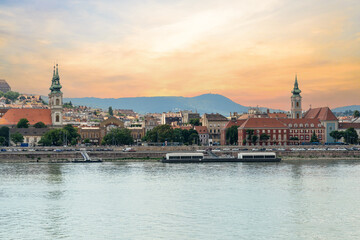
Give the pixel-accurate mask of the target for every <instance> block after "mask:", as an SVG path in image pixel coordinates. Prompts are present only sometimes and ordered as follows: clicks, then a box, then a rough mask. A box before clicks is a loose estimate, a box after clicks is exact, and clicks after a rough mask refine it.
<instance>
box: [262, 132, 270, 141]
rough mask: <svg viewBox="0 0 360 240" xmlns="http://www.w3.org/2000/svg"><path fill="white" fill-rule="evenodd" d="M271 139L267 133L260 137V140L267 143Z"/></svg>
mask: <svg viewBox="0 0 360 240" xmlns="http://www.w3.org/2000/svg"><path fill="white" fill-rule="evenodd" d="M269 138H270V136H269V135H267V134H266V133H262V134H261V135H260V140H261V141H267V140H269Z"/></svg>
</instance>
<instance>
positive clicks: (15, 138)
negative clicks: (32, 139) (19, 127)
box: [10, 132, 24, 145]
mask: <svg viewBox="0 0 360 240" xmlns="http://www.w3.org/2000/svg"><path fill="white" fill-rule="evenodd" d="M10 139H11V141H13V142H14V143H15V145H16V144H17V143H19V142H20V143H21V142H24V137H23V135H22V134H21V133H18V132H16V133H13V134H11V135H10Z"/></svg>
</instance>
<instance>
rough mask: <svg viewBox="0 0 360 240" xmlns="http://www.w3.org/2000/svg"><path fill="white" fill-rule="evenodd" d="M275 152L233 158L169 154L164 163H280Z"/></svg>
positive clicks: (241, 155) (194, 154) (245, 154)
mask: <svg viewBox="0 0 360 240" xmlns="http://www.w3.org/2000/svg"><path fill="white" fill-rule="evenodd" d="M280 161H281V158H278V157H276V154H275V153H274V152H259V153H238V156H237V157H233V156H216V155H214V154H212V156H211V157H209V156H205V155H204V154H203V153H167V154H166V155H165V157H164V158H163V159H162V160H161V162H163V163H202V162H280Z"/></svg>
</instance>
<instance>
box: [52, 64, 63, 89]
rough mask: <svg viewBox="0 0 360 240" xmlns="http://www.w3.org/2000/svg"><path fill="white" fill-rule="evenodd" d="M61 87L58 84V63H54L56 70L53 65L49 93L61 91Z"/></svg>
mask: <svg viewBox="0 0 360 240" xmlns="http://www.w3.org/2000/svg"><path fill="white" fill-rule="evenodd" d="M61 88H62V86H61V85H60V77H59V69H58V64H56V70H55V66H54V71H53V78H52V83H51V87H50V90H51V93H55V92H61V91H60V89H61Z"/></svg>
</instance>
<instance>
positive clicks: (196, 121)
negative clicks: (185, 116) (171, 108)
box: [189, 118, 201, 126]
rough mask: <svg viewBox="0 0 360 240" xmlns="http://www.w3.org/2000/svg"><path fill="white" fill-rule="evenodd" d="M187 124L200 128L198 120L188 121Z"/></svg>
mask: <svg viewBox="0 0 360 240" xmlns="http://www.w3.org/2000/svg"><path fill="white" fill-rule="evenodd" d="M189 123H190V124H191V125H193V126H201V124H200V119H199V118H193V119H190V121H189Z"/></svg>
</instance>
